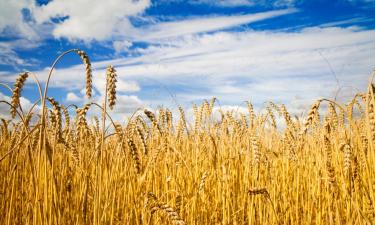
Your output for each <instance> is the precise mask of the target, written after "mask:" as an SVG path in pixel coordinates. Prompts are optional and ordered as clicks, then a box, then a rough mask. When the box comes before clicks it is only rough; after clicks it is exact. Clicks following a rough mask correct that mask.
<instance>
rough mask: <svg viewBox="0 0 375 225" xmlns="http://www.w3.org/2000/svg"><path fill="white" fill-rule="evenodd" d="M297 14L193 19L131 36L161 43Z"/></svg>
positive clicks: (287, 12) (143, 29)
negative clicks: (161, 41)
mask: <svg viewBox="0 0 375 225" xmlns="http://www.w3.org/2000/svg"><path fill="white" fill-rule="evenodd" d="M294 12H297V10H296V9H284V10H274V11H268V12H262V13H255V14H246V15H235V16H214V17H206V18H191V19H184V20H181V21H173V22H162V23H157V24H154V25H150V26H148V27H145V28H141V29H138V31H137V32H135V33H134V34H133V35H132V34H130V36H131V37H132V38H133V39H135V40H138V41H140V40H141V41H149V42H152V41H160V40H161V39H168V40H170V39H174V38H178V37H181V36H186V35H193V34H197V33H204V32H210V31H218V30H222V29H226V28H230V27H235V26H239V25H243V24H249V23H253V22H257V21H261V20H265V19H270V18H273V17H278V16H282V15H286V14H291V13H294Z"/></svg>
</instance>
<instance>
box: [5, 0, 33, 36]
mask: <svg viewBox="0 0 375 225" xmlns="http://www.w3.org/2000/svg"><path fill="white" fill-rule="evenodd" d="M1 5H2V6H1V7H0V33H2V32H3V31H4V30H5V29H9V30H10V32H14V33H15V34H21V35H22V36H23V37H25V38H27V39H31V38H32V37H35V36H36V35H37V34H36V32H35V30H34V29H33V27H32V26H31V25H30V24H29V23H28V22H27V21H25V20H24V18H23V15H22V10H23V9H32V8H33V7H34V1H32V0H5V1H4V0H2V2H1Z"/></svg>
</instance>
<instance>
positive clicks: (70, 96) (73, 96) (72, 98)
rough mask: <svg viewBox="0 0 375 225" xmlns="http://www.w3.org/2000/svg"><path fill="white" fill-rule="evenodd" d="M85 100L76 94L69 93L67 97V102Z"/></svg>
mask: <svg viewBox="0 0 375 225" xmlns="http://www.w3.org/2000/svg"><path fill="white" fill-rule="evenodd" d="M82 100H83V98H80V97H78V96H77V95H76V94H74V92H68V94H67V95H66V101H67V102H82Z"/></svg>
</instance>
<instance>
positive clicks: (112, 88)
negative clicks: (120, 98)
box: [106, 66, 117, 110]
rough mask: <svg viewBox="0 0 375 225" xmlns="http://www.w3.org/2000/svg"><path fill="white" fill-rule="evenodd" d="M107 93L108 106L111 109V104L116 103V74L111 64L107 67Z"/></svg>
mask: <svg viewBox="0 0 375 225" xmlns="http://www.w3.org/2000/svg"><path fill="white" fill-rule="evenodd" d="M106 74H107V93H108V102H109V108H110V109H111V110H112V109H113V106H115V104H116V82H117V74H116V70H115V69H114V68H113V66H109V67H108V68H107V72H106Z"/></svg>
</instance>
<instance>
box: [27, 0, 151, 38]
mask: <svg viewBox="0 0 375 225" xmlns="http://www.w3.org/2000/svg"><path fill="white" fill-rule="evenodd" d="M150 5H151V2H150V1H149V0H139V1H132V0H126V1H123V0H108V1H105V2H103V1H100V0H95V1H93V0H54V1H52V2H49V3H48V4H47V5H44V6H42V7H38V8H36V9H35V11H34V16H35V19H36V21H37V22H38V23H44V22H50V21H51V19H53V18H62V17H66V18H65V20H63V21H62V22H60V23H57V24H56V25H55V27H54V29H53V35H54V37H56V38H60V37H65V38H68V39H70V40H77V39H78V40H85V41H90V40H105V39H108V38H111V37H112V36H113V35H114V34H115V33H116V32H117V31H118V30H122V31H124V30H125V31H126V32H128V31H129V30H131V29H132V25H131V23H130V22H129V20H128V17H129V16H135V15H137V14H139V13H142V12H143V11H144V10H145V9H146V8H147V7H149V6H150Z"/></svg>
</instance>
